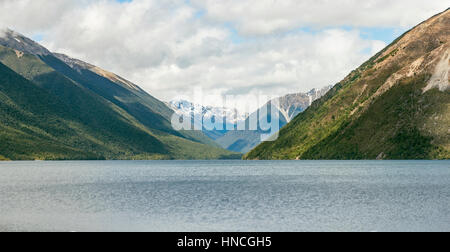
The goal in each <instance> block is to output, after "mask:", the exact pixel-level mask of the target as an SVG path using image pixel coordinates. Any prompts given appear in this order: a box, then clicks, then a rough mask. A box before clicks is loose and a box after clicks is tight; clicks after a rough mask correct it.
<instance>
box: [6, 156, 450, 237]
mask: <svg viewBox="0 0 450 252" xmlns="http://www.w3.org/2000/svg"><path fill="white" fill-rule="evenodd" d="M0 231H183V232H184V231H187V232H190V231H244V232H250V231H255V232H258V231H272V232H273V231H450V161H74V162H0Z"/></svg>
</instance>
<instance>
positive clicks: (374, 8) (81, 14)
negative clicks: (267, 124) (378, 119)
mask: <svg viewBox="0 0 450 252" xmlns="http://www.w3.org/2000/svg"><path fill="white" fill-rule="evenodd" d="M448 7H449V2H448V0H433V1H428V0H396V1H391V0H365V1H361V0H127V1H125V0H58V1H50V0H0V27H8V28H10V29H13V30H15V31H16V32H19V33H22V34H24V35H26V36H29V37H31V38H33V39H35V40H36V41H38V42H39V43H41V44H42V45H44V46H45V47H47V48H48V49H50V50H51V51H53V52H60V53H65V54H68V55H70V56H72V57H75V58H78V59H81V60H84V61H87V62H89V63H92V64H95V65H97V66H99V67H102V68H104V69H106V70H109V71H112V72H114V73H116V74H119V75H121V76H122V77H124V78H126V79H128V80H130V81H132V82H134V83H136V84H137V85H139V86H141V87H142V88H143V89H145V90H146V91H147V92H149V93H150V94H151V95H153V96H155V97H157V98H159V99H161V100H164V101H170V100H172V99H174V98H175V97H177V96H178V95H179V94H186V95H189V94H191V93H192V92H193V90H194V87H197V88H202V89H203V92H204V93H207V94H221V95H246V94H255V93H262V94H267V95H284V94H288V93H297V92H307V91H309V90H311V89H312V88H321V87H324V86H328V85H333V84H335V83H337V82H339V81H340V80H341V79H343V78H344V77H345V76H346V75H347V74H348V73H349V72H350V71H351V70H353V69H355V68H356V67H358V66H359V65H360V64H362V63H363V62H364V61H365V60H367V59H369V58H370V57H371V56H372V55H373V54H375V53H376V52H378V51H379V50H381V49H382V48H384V47H385V46H386V45H388V44H389V43H390V42H392V41H393V40H394V39H395V38H396V37H398V36H399V35H401V34H402V33H403V32H405V31H407V30H408V29H410V28H412V27H413V26H415V25H417V24H418V23H420V22H422V21H424V20H426V19H427V18H429V17H431V16H432V15H434V14H437V13H438V12H441V11H444V10H445V9H447V8H448ZM206 102H207V103H210V104H208V105H214V104H213V103H214V100H211V101H206Z"/></svg>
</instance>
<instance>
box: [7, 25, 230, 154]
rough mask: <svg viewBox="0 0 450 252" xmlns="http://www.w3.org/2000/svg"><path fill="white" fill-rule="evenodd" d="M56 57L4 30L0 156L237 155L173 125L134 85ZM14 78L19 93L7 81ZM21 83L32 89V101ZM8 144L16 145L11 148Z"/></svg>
mask: <svg viewBox="0 0 450 252" xmlns="http://www.w3.org/2000/svg"><path fill="white" fill-rule="evenodd" d="M21 50H23V51H21ZM57 56H59V57H62V56H61V55H60V54H58V55H57ZM57 56H55V54H53V53H51V52H50V51H48V50H47V49H45V48H44V47H42V46H40V45H39V44H38V43H36V42H34V41H32V40H30V39H28V38H26V37H24V36H23V35H20V34H19V33H16V32H13V31H11V30H7V31H6V32H4V34H2V36H1V37H0V63H1V64H2V75H3V76H2V77H3V81H2V82H1V83H0V87H1V88H2V89H3V91H2V92H1V93H0V95H1V96H2V97H3V98H4V99H3V100H4V103H2V104H3V105H2V109H1V110H0V112H1V113H0V117H1V120H0V127H1V128H2V129H3V130H2V134H0V142H1V143H2V144H1V146H0V156H1V157H2V159H11V160H24V159H27V160H28V159H219V158H226V157H230V158H237V157H238V155H236V154H234V153H231V152H228V151H225V150H222V149H220V148H219V147H218V146H217V145H215V143H213V142H212V141H210V140H209V138H207V137H206V136H204V135H203V134H201V132H177V131H174V130H173V129H172V128H171V125H170V121H169V118H170V117H171V115H172V114H173V111H172V110H171V109H170V108H168V107H167V106H166V105H165V104H164V103H163V102H161V101H159V100H157V99H155V98H154V97H152V96H151V95H149V94H147V93H146V92H145V91H143V90H142V89H140V88H138V86H137V85H134V84H132V83H131V82H128V81H126V80H125V79H123V78H121V77H119V76H117V75H115V74H113V73H110V72H107V71H105V70H99V69H100V68H97V67H95V66H93V65H91V64H88V63H84V62H82V61H79V60H75V59H72V58H70V57H68V56H66V57H67V58H64V57H62V58H63V59H64V60H66V61H67V63H70V65H69V64H66V63H65V62H64V61H62V60H61V59H59V58H58V57H57ZM131 84H132V85H131ZM14 85H17V87H18V88H19V87H20V90H22V93H17V92H16V91H15V90H14V89H13V88H11V87H13V86H14ZM25 87H28V88H25ZM30 87H33V88H30ZM27 89H28V90H34V91H33V92H32V94H35V95H33V96H30V97H32V98H33V97H34V98H33V99H31V100H30V99H28V97H27V95H28V96H29V94H28V93H27V91H26V90H27ZM11 96H14V97H15V99H11ZM45 97H51V100H52V101H55V102H57V104H58V105H54V107H64V108H65V109H63V111H62V112H60V113H59V114H56V112H55V110H54V108H53V106H51V105H50V104H51V103H48V104H47V103H41V102H40V100H48V98H45ZM5 102H6V103H5ZM17 102H19V103H20V102H22V103H20V104H22V105H20V106H19V105H18V104H19V103H17ZM29 104H36V106H38V107H41V108H42V112H45V113H44V114H42V113H40V112H39V111H35V110H31V109H32V106H31V107H30V106H29ZM25 105H26V106H25ZM23 106H25V107H23ZM32 111H34V112H32ZM36 113H38V114H39V113H40V117H39V118H41V119H40V120H39V121H36V119H33V118H35V116H34V114H36ZM50 118H55V119H52V120H50ZM46 121H49V122H50V121H53V124H50V123H46ZM10 123H12V125H15V126H14V127H11V126H10ZM8 125H9V126H8ZM55 127H56V128H55ZM30 129H32V131H31V132H34V134H31V132H30ZM26 132H29V133H26ZM38 132H41V133H39V134H38ZM30 139H34V140H33V141H30ZM14 143H17V144H16V147H12V146H13V145H14ZM19 143H23V144H19ZM25 143H27V144H25ZM64 150H65V151H64Z"/></svg>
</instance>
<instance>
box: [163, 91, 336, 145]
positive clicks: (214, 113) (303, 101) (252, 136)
mask: <svg viewBox="0 0 450 252" xmlns="http://www.w3.org/2000/svg"><path fill="white" fill-rule="evenodd" d="M330 89H331V86H329V87H325V88H323V89H320V90H317V89H313V90H311V91H309V92H308V93H298V94H289V95H286V96H283V97H280V98H278V99H279V101H278V104H279V106H278V107H277V110H276V111H277V114H278V117H279V118H278V120H279V123H280V127H283V126H284V125H286V124H287V123H288V122H290V121H291V120H292V119H293V118H294V117H295V116H297V115H298V114H299V113H301V112H303V111H304V110H305V109H306V108H308V107H309V106H310V105H311V103H312V102H313V101H315V100H317V99H319V98H320V97H322V96H323V95H324V94H325V93H327V91H328V90H330ZM271 104H272V101H271V102H269V103H268V104H265V107H268V108H271ZM171 107H172V108H173V109H174V110H175V111H177V113H179V114H181V115H194V116H199V117H198V118H202V117H204V118H207V119H210V118H224V115H225V118H224V119H223V121H224V122H225V123H224V129H226V126H231V127H232V128H234V127H235V126H236V125H237V124H238V123H239V122H242V123H245V124H246V125H247V128H248V125H249V118H251V117H252V116H255V115H256V117H257V118H258V116H259V114H260V113H262V112H261V111H262V108H260V109H258V110H257V111H255V112H253V113H252V114H250V115H248V116H245V114H244V113H239V111H237V110H236V109H230V108H214V107H203V106H200V105H194V104H192V103H191V102H188V101H173V102H171ZM267 113H270V109H268V110H267V112H266V114H265V115H263V116H264V117H267V118H270V115H268V114H267ZM194 122H195V120H194ZM196 123H198V122H196ZM203 132H204V133H205V134H206V135H207V136H209V137H210V138H211V139H213V140H214V141H216V143H218V144H219V145H220V146H222V147H223V148H225V149H227V150H230V151H233V152H240V153H246V152H248V151H250V150H251V149H253V148H254V147H256V146H257V145H258V144H260V143H261V135H263V134H267V133H268V132H265V131H262V130H256V131H253V130H242V131H239V130H231V131H227V130H206V129H204V130H203Z"/></svg>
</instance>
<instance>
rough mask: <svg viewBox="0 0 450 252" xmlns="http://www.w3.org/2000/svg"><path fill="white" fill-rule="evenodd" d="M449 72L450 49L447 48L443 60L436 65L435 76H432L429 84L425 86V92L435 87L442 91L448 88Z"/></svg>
mask: <svg viewBox="0 0 450 252" xmlns="http://www.w3.org/2000/svg"><path fill="white" fill-rule="evenodd" d="M449 72H450V50H447V51H446V52H445V54H444V56H443V57H442V59H441V61H439V63H438V64H437V65H436V69H435V71H434V74H433V76H432V77H431V79H430V81H429V82H428V85H427V86H426V87H425V88H424V90H423V92H424V93H425V92H427V91H429V90H431V89H433V88H438V89H439V90H440V91H445V90H447V89H448V88H449V87H450V85H449V80H448V77H449Z"/></svg>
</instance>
